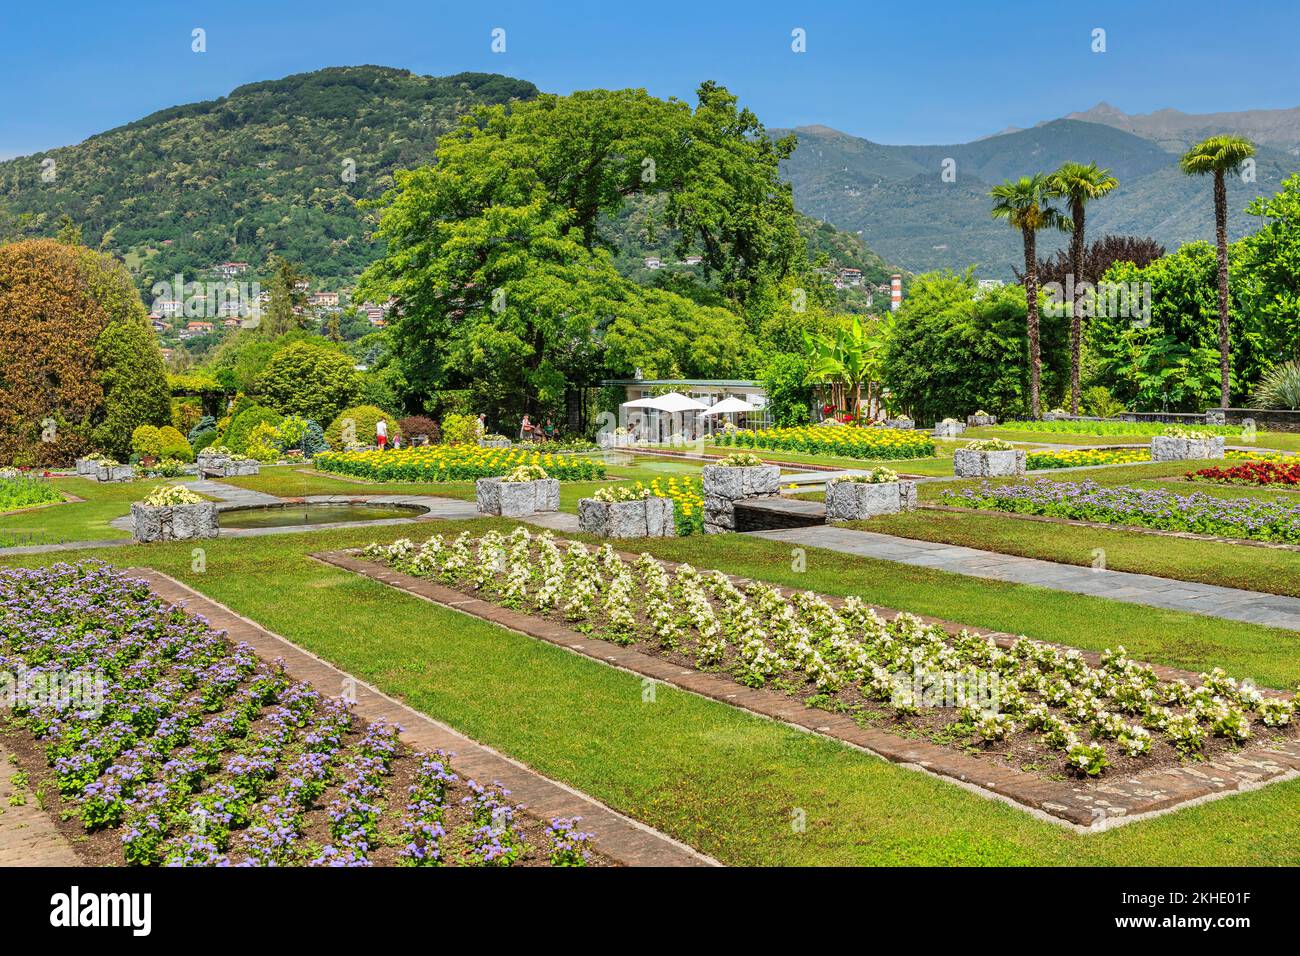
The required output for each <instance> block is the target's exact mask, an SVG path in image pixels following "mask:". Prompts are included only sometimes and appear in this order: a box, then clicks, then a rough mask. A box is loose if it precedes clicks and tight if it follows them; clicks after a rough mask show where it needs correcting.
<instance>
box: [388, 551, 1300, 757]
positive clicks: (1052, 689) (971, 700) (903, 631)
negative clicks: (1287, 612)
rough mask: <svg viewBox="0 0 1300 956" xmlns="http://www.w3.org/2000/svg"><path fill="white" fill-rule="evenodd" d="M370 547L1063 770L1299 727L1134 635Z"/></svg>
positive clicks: (436, 573)
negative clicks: (1035, 635)
mask: <svg viewBox="0 0 1300 956" xmlns="http://www.w3.org/2000/svg"><path fill="white" fill-rule="evenodd" d="M365 554H366V556H367V557H369V558H371V559H373V560H377V561H381V562H383V563H384V564H387V565H389V566H391V567H393V568H395V569H397V570H400V571H404V572H406V573H409V574H414V575H417V576H423V577H428V578H432V579H436V580H439V581H442V582H444V583H447V584H449V585H451V586H453V587H457V588H460V589H462V590H466V591H471V592H475V593H477V594H479V595H480V596H483V597H485V598H486V599H488V600H495V601H496V602H497V603H500V604H502V605H505V606H507V607H512V608H517V609H522V610H525V611H528V612H530V613H535V614H539V615H542V616H548V617H554V618H558V619H562V620H563V621H565V622H566V623H567V624H568V625H569V626H570V627H572V628H574V629H576V630H579V631H582V632H585V633H590V634H592V635H593V636H596V637H599V638H603V639H607V640H611V641H614V642H617V643H620V644H634V643H641V644H642V645H643V646H646V647H647V648H648V649H649V650H651V651H654V652H658V653H660V654H663V655H665V656H670V657H673V658H674V659H679V660H682V661H685V662H689V663H693V664H694V665H695V666H697V667H700V668H705V669H717V670H720V671H722V672H724V673H727V674H730V675H731V676H732V677H733V678H734V679H736V680H737V681H739V682H741V683H743V684H746V685H748V686H751V687H761V686H764V685H766V684H769V683H773V682H776V681H777V680H779V681H780V686H781V689H784V690H785V691H786V692H787V693H791V694H793V695H795V696H796V697H798V698H800V699H803V698H804V697H807V696H809V695H814V696H816V697H818V698H820V699H822V700H824V701H827V702H834V703H835V704H837V705H839V706H842V707H843V708H844V709H846V710H848V711H849V712H853V711H854V710H857V711H859V712H860V713H862V714H864V716H865V715H866V714H869V713H874V712H879V711H880V709H881V708H882V707H886V708H889V709H890V710H891V711H892V717H888V718H880V719H881V720H885V721H890V720H892V721H894V722H897V723H898V724H901V725H903V729H909V728H910V729H911V731H912V732H916V731H918V730H919V731H920V732H922V733H925V734H927V735H929V736H931V737H932V738H934V739H936V740H938V739H940V738H942V740H943V741H945V742H949V743H952V744H953V745H955V746H984V745H989V744H992V743H993V742H997V744H998V748H999V752H1002V753H1018V754H1020V755H1023V756H1024V757H1026V758H1028V757H1031V756H1032V757H1033V759H1034V760H1035V761H1036V762H1039V763H1040V764H1042V765H1043V766H1045V767H1047V769H1048V770H1051V769H1053V764H1054V765H1055V767H1057V768H1059V769H1060V770H1065V769H1068V770H1070V771H1072V772H1074V773H1076V774H1079V775H1082V776H1096V775H1098V774H1101V773H1102V772H1103V771H1104V770H1105V768H1106V767H1107V766H1109V765H1111V764H1113V763H1114V762H1116V761H1120V762H1122V763H1124V764H1125V766H1126V767H1127V768H1129V769H1132V770H1140V769H1143V768H1144V767H1149V766H1152V765H1156V766H1159V765H1163V764H1169V763H1172V762H1175V761H1177V760H1180V759H1183V758H1198V757H1200V756H1202V755H1203V754H1204V753H1207V752H1210V751H1217V750H1222V749H1226V748H1228V747H1232V746H1238V745H1240V744H1242V743H1244V742H1246V741H1249V740H1252V739H1254V738H1255V737H1257V736H1266V737H1271V736H1280V735H1292V736H1294V733H1295V726H1294V721H1293V717H1294V714H1295V709H1296V702H1295V698H1294V697H1291V698H1282V697H1278V696H1269V697H1265V696H1263V695H1262V694H1261V693H1260V692H1259V691H1257V690H1256V689H1255V688H1254V687H1253V686H1252V685H1250V684H1249V682H1246V683H1239V682H1238V681H1236V680H1234V679H1232V678H1231V677H1228V676H1227V675H1226V674H1225V673H1224V672H1223V671H1222V670H1219V669H1218V668H1215V669H1214V670H1213V671H1211V672H1210V673H1208V674H1202V675H1201V684H1200V686H1198V687H1192V686H1190V685H1189V684H1188V683H1186V682H1184V681H1182V680H1173V681H1168V680H1161V679H1160V678H1158V677H1157V676H1156V674H1155V672H1154V671H1153V670H1152V668H1151V667H1149V666H1147V665H1144V664H1140V663H1137V662H1135V661H1133V660H1130V659H1129V657H1128V656H1127V654H1126V652H1125V651H1124V648H1123V647H1120V648H1118V649H1116V650H1114V651H1111V650H1107V651H1106V652H1105V653H1104V654H1103V655H1102V657H1101V663H1100V666H1097V667H1093V666H1090V665H1089V664H1088V663H1087V662H1086V661H1085V660H1084V658H1083V656H1082V655H1081V654H1080V653H1079V652H1078V651H1073V650H1070V651H1064V652H1063V651H1061V650H1059V649H1058V648H1056V647H1053V646H1051V645H1048V644H1043V643H1040V642H1038V641H1032V640H1029V639H1028V638H1021V639H1020V640H1018V641H1017V642H1016V643H1015V644H1014V645H1012V646H1011V647H1010V648H1006V649H1004V648H1002V647H1000V646H998V644H997V643H996V642H995V641H993V640H992V639H991V638H988V637H985V636H982V635H975V634H971V633H969V632H966V631H963V632H961V633H960V634H958V635H955V636H954V635H951V634H949V633H948V632H946V631H945V630H944V629H943V628H941V627H938V626H937V625H929V624H926V623H925V622H924V621H922V620H921V619H920V618H917V617H915V616H913V615H910V614H901V615H899V616H898V617H897V618H895V619H894V620H891V621H885V620H883V619H881V618H880V617H879V616H877V615H876V614H875V613H874V611H872V610H871V609H870V608H868V607H867V606H865V605H864V604H863V603H862V601H860V600H859V599H857V598H849V599H847V600H846V601H845V602H844V603H843V605H842V606H840V607H833V606H831V604H830V603H828V602H827V601H826V600H825V599H824V598H822V597H821V596H819V595H816V594H812V593H810V592H803V593H797V594H793V595H790V596H786V595H784V594H782V593H781V591H780V590H779V589H777V588H776V587H774V586H772V585H770V584H765V583H761V582H750V583H748V584H746V585H745V586H744V587H743V589H742V588H741V587H738V586H737V585H736V584H735V583H733V582H732V581H731V579H730V578H728V577H727V576H726V575H725V574H723V573H721V572H719V571H704V572H701V571H697V570H696V569H694V568H692V567H690V566H689V565H680V566H678V567H676V568H675V569H669V568H668V567H667V566H666V565H664V564H663V563H661V562H660V561H658V560H657V559H655V558H654V557H652V556H651V555H648V554H643V555H641V556H640V558H638V559H637V560H636V561H634V562H628V561H625V560H624V559H623V558H622V557H620V556H619V555H618V554H617V553H616V552H615V551H614V550H613V548H612V547H611V546H610V545H608V544H606V545H603V546H601V547H600V548H599V549H597V550H592V549H590V548H588V547H587V546H586V545H583V544H581V543H579V542H567V543H564V544H562V543H560V542H557V541H556V540H555V538H554V536H553V535H552V534H551V532H549V531H547V532H543V533H541V534H533V533H532V532H530V531H529V530H528V529H527V528H523V527H521V528H517V529H515V530H514V531H513V532H511V533H510V534H509V535H508V536H506V535H502V534H500V533H499V532H488V533H486V534H484V535H483V536H482V537H480V538H477V539H475V538H471V537H470V535H469V534H468V533H462V534H460V535H458V536H457V537H455V538H450V539H448V538H444V537H443V536H441V535H434V536H433V537H432V538H430V539H429V540H428V541H427V542H425V543H424V544H415V543H414V542H412V541H410V540H409V539H402V540H400V541H397V542H395V543H394V544H392V545H378V544H373V545H371V546H370V547H368V548H367V549H366V550H365ZM954 675H956V676H957V677H958V678H961V679H962V683H961V686H964V687H965V686H974V685H972V684H969V683H968V682H966V681H965V678H967V677H970V678H978V679H979V680H980V681H982V682H983V683H982V685H981V686H983V687H985V688H991V689H992V693H991V694H990V693H984V692H981V693H980V694H979V695H977V696H972V695H971V694H966V695H965V697H964V699H963V695H962V694H960V693H959V694H958V695H957V699H956V700H950V699H949V697H948V696H947V695H946V694H945V696H944V697H943V698H942V699H941V700H939V701H938V705H936V701H935V699H934V698H933V694H932V691H933V690H934V689H935V688H936V687H944V688H947V687H948V686H950V685H951V684H952V681H951V678H952V677H953V676H954ZM1010 748H1018V749H1010Z"/></svg>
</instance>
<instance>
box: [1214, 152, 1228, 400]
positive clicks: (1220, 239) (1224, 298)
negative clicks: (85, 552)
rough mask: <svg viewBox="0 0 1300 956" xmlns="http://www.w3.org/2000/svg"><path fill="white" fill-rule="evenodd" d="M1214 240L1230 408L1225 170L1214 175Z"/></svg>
mask: <svg viewBox="0 0 1300 956" xmlns="http://www.w3.org/2000/svg"><path fill="white" fill-rule="evenodd" d="M1214 239H1215V244H1216V246H1217V247H1218V248H1217V252H1218V256H1219V382H1220V384H1219V390H1220V396H1221V401H1222V403H1223V407H1224V408H1228V407H1229V405H1228V403H1229V401H1230V399H1231V398H1232V395H1231V393H1230V390H1229V357H1228V187H1227V185H1226V184H1225V183H1224V179H1223V170H1216V171H1215V173H1214Z"/></svg>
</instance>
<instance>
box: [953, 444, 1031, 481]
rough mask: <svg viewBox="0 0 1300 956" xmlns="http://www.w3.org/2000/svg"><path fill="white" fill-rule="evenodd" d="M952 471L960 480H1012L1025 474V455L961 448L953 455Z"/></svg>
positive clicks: (1021, 452)
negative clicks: (1011, 478)
mask: <svg viewBox="0 0 1300 956" xmlns="http://www.w3.org/2000/svg"><path fill="white" fill-rule="evenodd" d="M952 470H953V474H955V475H956V476H957V477H958V478H1010V477H1013V476H1015V475H1023V474H1024V473H1025V453H1024V451H1023V450H1021V449H1018V448H1017V449H1013V450H1011V451H976V450H975V449H973V448H959V449H957V450H956V451H955V452H953V453H952Z"/></svg>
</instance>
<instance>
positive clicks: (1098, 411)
mask: <svg viewBox="0 0 1300 956" xmlns="http://www.w3.org/2000/svg"><path fill="white" fill-rule="evenodd" d="M1082 398H1083V410H1084V411H1085V412H1087V413H1088V414H1089V415H1095V416H1096V417H1097V418H1114V417H1115V416H1116V415H1118V414H1119V413H1120V412H1122V411H1124V403H1123V402H1121V401H1119V400H1118V399H1116V398H1114V397H1113V396H1112V395H1111V394H1110V389H1108V388H1106V386H1104V385H1094V386H1092V388H1086V389H1084V390H1083V395H1082Z"/></svg>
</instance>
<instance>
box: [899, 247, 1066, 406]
mask: <svg viewBox="0 0 1300 956" xmlns="http://www.w3.org/2000/svg"><path fill="white" fill-rule="evenodd" d="M1025 313H1026V307H1025V299H1024V295H1023V292H1022V290H1021V289H1020V288H1019V287H1017V286H1004V287H1002V288H998V289H993V290H991V291H987V292H981V291H980V290H979V289H978V288H977V287H976V283H975V279H974V277H973V273H972V272H967V273H966V274H965V275H960V276H959V275H954V274H953V273H951V272H941V273H927V274H923V275H919V276H917V277H916V279H915V280H914V281H913V283H912V287H911V291H910V293H909V295H908V297H907V298H906V299H905V300H904V301H903V306H902V308H900V309H899V310H898V312H897V313H895V316H894V321H893V323H892V327H891V328H890V330H889V338H888V341H887V342H886V345H885V349H884V354H883V361H882V372H881V374H882V377H883V379H884V384H885V386H886V387H888V389H889V391H890V395H891V399H890V401H891V404H893V405H894V406H895V407H898V408H901V409H904V410H906V411H908V412H909V413H910V414H911V415H912V416H913V417H914V418H915V419H916V420H917V421H918V422H929V421H938V420H939V419H942V418H944V417H946V416H950V415H951V416H965V415H968V414H971V413H973V412H976V411H979V410H985V411H989V412H993V413H994V414H997V415H999V416H1001V417H1003V418H1016V417H1021V416H1024V415H1026V414H1028V413H1030V411H1031V399H1030V379H1029V368H1030V365H1029V361H1028V357H1029V340H1028V330H1027V325H1026V322H1025ZM1041 344H1042V355H1043V368H1042V379H1041V386H1042V392H1043V394H1045V395H1046V396H1047V397H1048V400H1049V401H1055V400H1056V399H1057V398H1058V397H1059V396H1060V395H1061V394H1062V393H1063V392H1064V387H1065V382H1066V378H1067V369H1068V351H1067V348H1066V321H1065V318H1064V316H1063V315H1061V316H1055V315H1052V314H1049V315H1047V316H1045V317H1044V319H1043V322H1042V328H1041Z"/></svg>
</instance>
